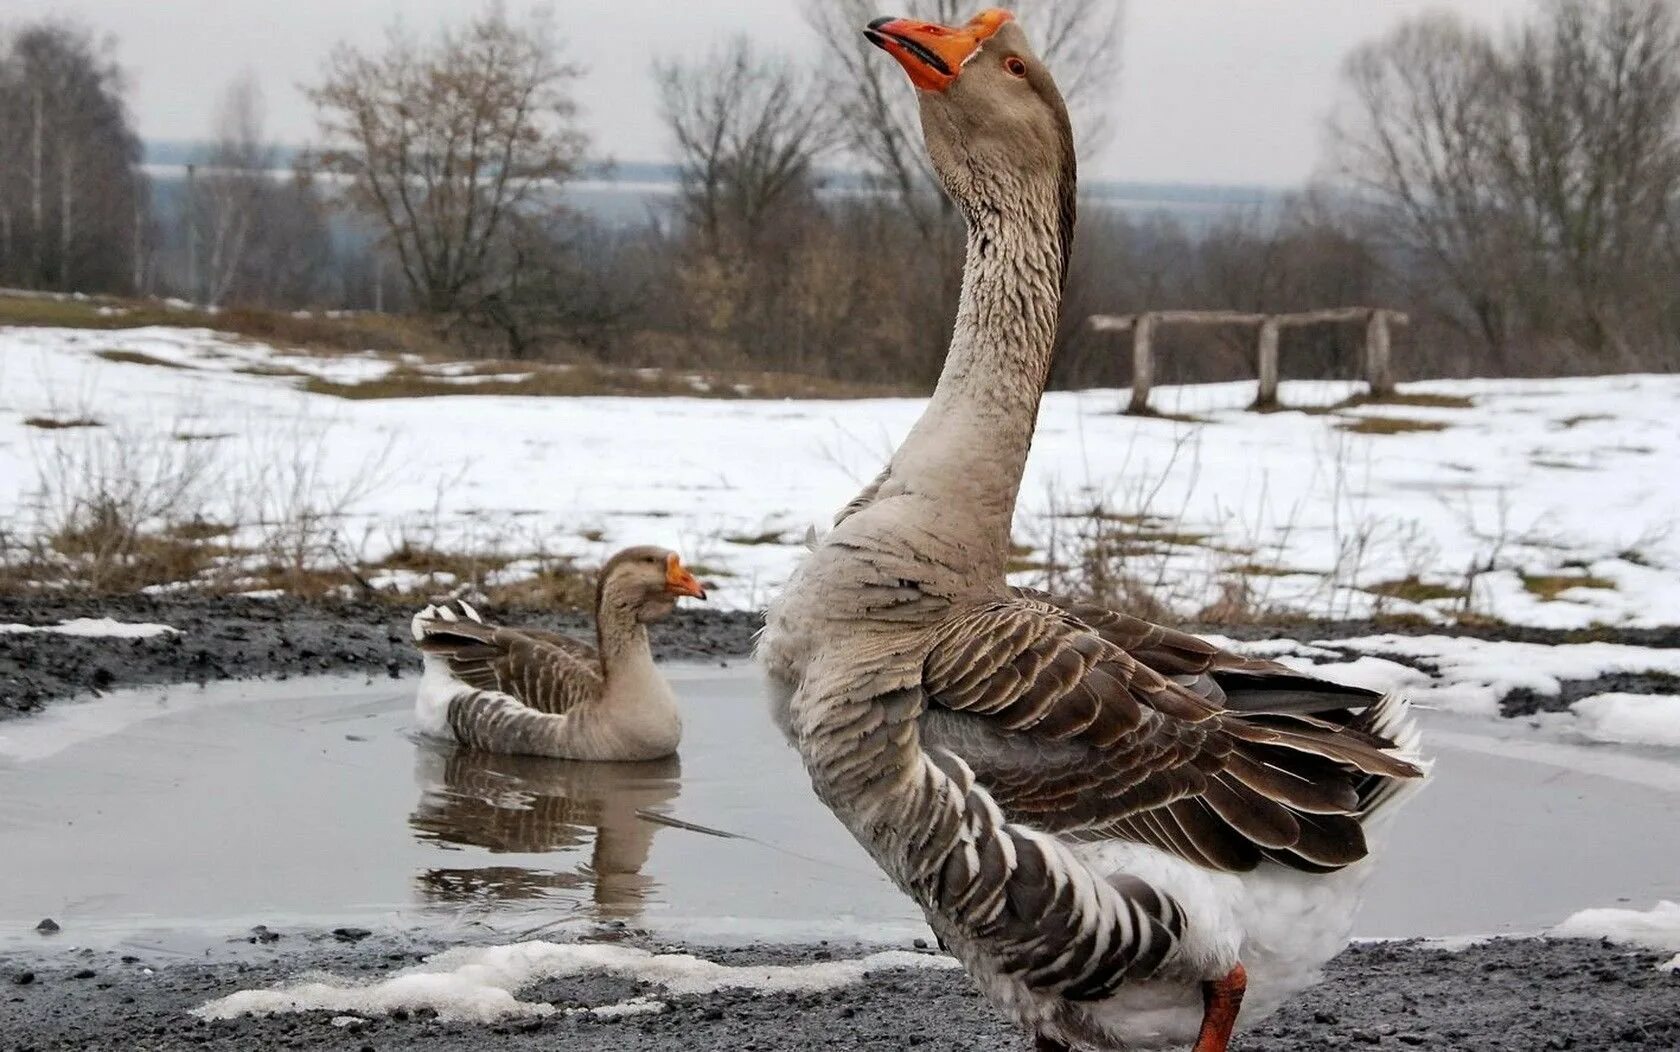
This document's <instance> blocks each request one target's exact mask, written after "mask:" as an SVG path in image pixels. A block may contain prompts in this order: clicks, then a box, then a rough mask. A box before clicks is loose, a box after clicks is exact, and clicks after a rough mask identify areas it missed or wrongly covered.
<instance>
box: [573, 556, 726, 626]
mask: <svg viewBox="0 0 1680 1052" xmlns="http://www.w3.org/2000/svg"><path fill="white" fill-rule="evenodd" d="M683 596H687V597H689V598H692V599H705V598H706V589H705V588H703V587H701V585H700V582H699V580H697V579H696V578H695V576H694V574H693V573H692V572H690V571H689V569H688V567H686V566H684V565H683V561H682V557H681V556H679V555H678V554H677V553H676V552H673V551H671V550H669V549H667V548H657V547H653V546H652V545H643V546H641V547H636V548H626V549H624V550H623V551H621V552H619V553H618V554H617V555H614V556H613V557H612V558H611V559H608V560H607V563H606V565H605V566H603V567H601V576H600V584H599V591H598V592H597V593H596V599H595V606H596V613H597V616H602V615H605V614H606V613H607V612H608V611H612V612H614V613H623V614H628V615H630V617H632V618H633V619H634V620H635V621H637V622H638V623H640V624H644V625H645V624H649V623H651V622H654V621H659V620H662V619H664V618H666V617H669V616H670V615H671V611H672V610H674V609H676V605H677V600H678V599H679V598H681V597H683Z"/></svg>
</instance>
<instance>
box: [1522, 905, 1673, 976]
mask: <svg viewBox="0 0 1680 1052" xmlns="http://www.w3.org/2000/svg"><path fill="white" fill-rule="evenodd" d="M1550 934H1552V935H1553V936H1555V937H1557V938H1560V939H1608V940H1609V941H1611V942H1613V943H1616V944H1617V945H1620V946H1637V947H1639V948H1640V949H1644V950H1655V951H1657V952H1658V953H1675V954H1677V955H1676V956H1675V958H1674V959H1673V960H1671V961H1669V962H1668V963H1667V964H1664V965H1663V966H1662V970H1663V971H1665V972H1673V971H1680V903H1675V902H1666V901H1664V902H1659V903H1657V905H1656V906H1655V907H1654V908H1652V909H1649V910H1645V911H1640V910H1623V909H1596V910H1582V911H1581V912H1580V913H1577V914H1575V915H1574V916H1572V917H1570V918H1569V919H1568V920H1566V921H1564V922H1563V923H1562V924H1559V925H1558V926H1557V927H1555V928H1553V929H1552V930H1551V933H1550Z"/></svg>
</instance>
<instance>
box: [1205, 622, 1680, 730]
mask: <svg viewBox="0 0 1680 1052" xmlns="http://www.w3.org/2000/svg"><path fill="white" fill-rule="evenodd" d="M1236 646H1238V647H1239V648H1245V647H1246V645H1245V644H1241V643H1238V644H1236ZM1263 649H1264V650H1267V651H1269V652H1270V654H1272V655H1279V654H1281V655H1282V657H1281V659H1282V660H1283V661H1284V662H1285V663H1288V664H1294V665H1296V666H1298V667H1301V668H1313V669H1315V670H1316V671H1318V672H1319V673H1321V674H1323V675H1325V676H1327V677H1328V678H1331V679H1338V680H1341V681H1343V682H1347V683H1353V684H1356V685H1358V686H1363V687H1371V688H1373V689H1377V690H1405V691H1406V693H1407V694H1408V696H1410V697H1411V699H1412V700H1413V701H1414V702H1417V703H1419V704H1423V705H1432V706H1434V707H1437V708H1442V709H1449V710H1453V711H1457V712H1464V713H1469V714H1472V715H1484V716H1486V715H1497V714H1498V712H1499V702H1500V700H1501V699H1503V698H1504V697H1505V696H1506V695H1507V694H1509V693H1511V692H1512V691H1514V690H1523V689H1526V690H1531V691H1533V692H1534V693H1536V694H1539V695H1543V696H1546V697H1555V696H1556V695H1557V694H1558V693H1559V692H1560V691H1561V690H1562V683H1563V681H1564V680H1592V679H1597V678H1599V677H1600V676H1607V675H1611V674H1614V673H1652V672H1655V673H1666V674H1668V675H1680V650H1677V649H1665V648H1660V647H1640V646H1628V645H1625V644H1620V643H1568V644H1561V645H1557V646H1545V645H1541V644H1539V643H1512V642H1502V641H1493V640H1485V639H1470V638H1460V637H1452V636H1400V635H1379V636H1361V637H1359V638H1355V639H1325V640H1319V641H1317V642H1315V643H1313V644H1312V646H1311V649H1308V650H1305V651H1304V653H1305V654H1306V655H1307V656H1305V657H1301V658H1295V657H1291V656H1289V652H1288V651H1286V650H1284V649H1282V648H1281V647H1280V646H1279V645H1278V644H1275V643H1274V644H1272V645H1271V646H1269V647H1266V648H1263ZM1326 651H1330V652H1338V651H1339V652H1344V653H1347V652H1351V653H1355V654H1361V655H1366V656H1364V657H1361V658H1359V659H1357V660H1354V661H1349V662H1334V661H1332V662H1328V663H1326V662H1325V661H1324V657H1323V656H1324V654H1325V652H1326ZM1300 652H1301V651H1297V653H1300ZM1374 655H1391V656H1393V657H1398V658H1403V659H1406V660H1407V661H1409V662H1416V663H1417V664H1418V665H1420V666H1422V667H1423V668H1424V669H1426V670H1427V674H1425V673H1424V672H1419V671H1418V670H1417V669H1416V668H1413V667H1411V666H1410V665H1407V664H1401V663H1400V662H1398V661H1393V660H1388V659H1387V658H1383V657H1376V656H1374ZM1609 708H1614V706H1609V707H1607V708H1606V711H1608V709H1609ZM1645 715H1646V716H1648V717H1650V718H1651V719H1653V720H1656V719H1659V718H1660V717H1661V713H1660V711H1659V710H1657V709H1655V708H1653V709H1651V710H1650V711H1648V712H1646V713H1645ZM1667 722H1669V723H1670V724H1671V726H1673V727H1674V728H1675V729H1676V730H1677V731H1680V708H1677V709H1676V710H1675V712H1674V714H1673V716H1672V717H1671V718H1670V719H1669V721H1667Z"/></svg>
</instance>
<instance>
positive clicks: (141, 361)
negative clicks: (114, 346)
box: [94, 350, 186, 369]
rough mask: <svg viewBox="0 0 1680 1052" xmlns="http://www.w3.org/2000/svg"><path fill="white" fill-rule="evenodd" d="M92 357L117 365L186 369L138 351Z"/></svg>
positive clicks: (107, 353) (96, 353) (104, 352)
mask: <svg viewBox="0 0 1680 1052" xmlns="http://www.w3.org/2000/svg"><path fill="white" fill-rule="evenodd" d="M94 357H95V358H103V359H104V360H105V361H108V362H116V363H118V364H119V365H155V366H157V367H158V368H160V369H185V368H186V366H184V365H182V364H181V363H179V362H167V361H164V360H163V359H162V358H156V357H153V356H152V355H149V354H141V353H140V352H139V351H118V350H108V351H95V352H94Z"/></svg>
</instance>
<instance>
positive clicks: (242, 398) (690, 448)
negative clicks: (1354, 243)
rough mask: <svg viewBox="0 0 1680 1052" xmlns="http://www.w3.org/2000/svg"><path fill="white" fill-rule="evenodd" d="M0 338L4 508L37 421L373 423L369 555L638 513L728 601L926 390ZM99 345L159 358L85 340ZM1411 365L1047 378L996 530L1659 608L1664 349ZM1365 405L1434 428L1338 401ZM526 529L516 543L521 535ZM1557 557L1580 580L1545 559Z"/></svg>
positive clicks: (244, 447) (1179, 564)
mask: <svg viewBox="0 0 1680 1052" xmlns="http://www.w3.org/2000/svg"><path fill="white" fill-rule="evenodd" d="M0 351H3V353H0V361H3V362H4V363H5V364H4V372H5V376H4V382H3V384H0V390H4V404H0V518H5V519H7V520H10V521H14V522H23V523H27V522H29V521H30V515H29V513H28V512H29V505H30V502H31V501H32V500H33V499H35V498H34V497H33V495H32V494H33V492H34V490H35V489H36V486H35V477H34V476H35V469H34V465H35V463H36V458H37V456H38V455H39V452H38V451H39V450H42V449H48V448H53V447H60V448H76V446H75V444H77V443H97V442H101V441H110V440H111V438H112V437H113V436H116V437H120V438H123V439H125V440H126V439H128V438H130V437H134V438H136V439H138V440H144V439H146V438H148V437H150V438H153V439H157V440H160V441H167V440H168V439H170V437H171V436H172V435H174V434H180V433H190V434H194V435H200V436H214V437H216V438H217V439H218V441H217V443H216V447H217V448H218V449H220V450H222V451H223V452H224V455H226V456H229V457H231V458H234V459H235V460H236V461H237V462H238V463H246V462H249V463H251V464H261V463H266V462H268V461H269V460H272V459H273V457H274V456H275V455H277V453H278V452H282V451H291V450H295V449H296V448H297V447H298V446H299V442H298V441H297V439H296V437H295V436H298V435H300V434H301V435H303V436H305V440H306V441H307V440H309V439H320V440H321V441H323V442H324V443H325V444H326V446H327V447H328V448H330V449H331V450H332V456H331V457H330V458H328V459H327V460H326V461H325V462H323V463H322V464H320V465H319V470H318V472H317V474H318V477H319V479H320V483H321V484H322V485H323V486H327V487H329V488H330V487H332V486H335V485H348V480H351V479H353V478H354V477H355V476H356V475H357V474H358V473H359V472H365V471H366V470H367V465H368V464H369V463H370V461H373V460H375V459H378V458H379V457H380V456H381V455H382V454H386V451H388V454H386V455H387V456H388V459H387V463H388V465H389V466H390V467H391V468H392V472H391V477H390V478H388V479H386V480H384V482H385V484H383V485H381V486H378V487H374V488H372V489H371V490H370V491H369V492H367V493H366V494H365V495H363V496H362V497H361V499H359V500H357V501H355V502H354V503H353V505H352V507H351V508H350V509H349V513H348V514H347V515H346V516H345V517H344V518H343V520H342V525H343V528H344V529H345V531H346V534H347V536H353V537H356V538H364V537H365V538H366V541H365V546H366V550H365V552H364V554H365V555H366V556H367V557H368V558H369V559H370V560H376V559H378V558H380V557H381V556H382V555H384V554H386V553H387V552H386V550H387V549H394V548H395V547H397V546H398V545H400V544H401V543H402V541H403V540H404V539H405V537H406V538H409V539H412V538H413V537H416V536H418V537H421V538H422V539H428V540H431V541H432V542H434V546H437V547H440V548H444V549H449V550H457V551H465V550H474V549H475V548H478V547H484V546H488V545H492V544H495V543H498V542H499V543H501V544H502V545H503V547H504V548H505V549H506V550H508V552H509V554H512V555H516V556H517V555H519V554H521V553H523V552H526V551H535V550H542V551H544V552H546V553H548V554H550V555H551V556H555V557H558V556H567V555H570V556H577V557H581V558H583V559H586V560H594V559H599V558H603V557H604V556H606V555H607V554H610V552H611V551H613V550H614V549H616V548H617V547H619V546H622V545H627V544H633V543H660V544H667V545H671V546H673V547H679V548H683V549H686V550H687V553H688V554H689V555H690V557H691V559H692V560H693V561H695V562H700V563H704V564H706V565H708V566H711V567H715V568H717V569H718V570H719V571H720V572H719V573H717V574H715V575H713V579H712V580H710V581H708V584H709V585H714V586H715V587H714V588H713V589H712V590H713V595H714V596H715V603H716V604H717V605H721V606H726V607H754V606H758V605H760V604H762V603H763V602H764V601H765V599H766V598H767V597H768V596H769V595H770V594H772V592H773V591H774V590H775V589H776V588H777V587H779V586H780V584H781V583H782V582H783V581H785V580H786V578H787V576H788V574H789V572H790V571H791V569H792V567H793V566H794V565H795V564H796V562H797V561H798V559H799V557H800V555H801V553H802V551H803V548H802V546H801V544H800V539H801V537H802V536H803V535H804V533H805V530H806V527H807V526H808V525H811V524H816V525H817V527H818V528H819V529H821V528H826V525H827V523H828V522H829V521H830V518H831V516H832V514H833V512H834V510H835V509H836V508H838V507H840V506H841V505H843V504H844V503H845V502H846V501H847V500H849V499H850V498H851V497H852V496H853V495H854V494H855V493H856V491H857V489H858V488H859V486H860V485H861V484H862V483H864V482H866V481H867V480H869V479H870V478H872V477H874V475H875V474H876V472H877V471H878V470H879V468H880V465H881V463H882V462H883V461H884V459H885V457H886V456H887V454H888V453H889V452H890V450H891V449H892V447H893V446H894V444H895V443H896V442H897V441H898V440H899V439H900V438H901V437H902V436H903V435H904V434H905V433H906V432H907V430H908V429H909V427H910V425H911V424H912V423H913V422H914V420H915V419H916V417H917V415H918V414H919V412H920V411H921V408H922V405H923V402H922V401H921V400H919V399H902V398H901V399H868V400H856V401H757V400H706V399H690V398H658V399H636V398H575V399H566V400H565V401H564V402H563V403H562V402H557V401H556V400H555V399H548V398H531V397H513V396H495V397H490V398H484V397H473V396H467V395H463V396H461V397H448V398H423V399H395V400H374V401H345V400H341V399H337V398H333V397H331V396H328V395H323V394H311V393H309V392H307V391H306V390H304V389H303V386H304V384H305V382H306V381H307V380H308V378H310V377H320V378H324V379H330V380H335V381H338V382H343V383H356V382H364V381H368V380H374V379H378V378H379V377H381V376H383V375H385V374H386V373H387V372H389V370H390V369H391V368H392V367H393V362H392V361H391V360H389V359H381V358H377V357H373V356H365V355H350V356H341V357H318V356H309V355H298V354H294V353H288V352H285V351H282V350H278V349H275V348H272V347H268V346H265V345H263V344H260V343H253V342H250V341H242V340H237V339H230V338H228V337H225V336H221V335H218V334H216V333H213V332H207V331H203V330H182V329H169V328H147V329H133V330H123V331H116V332H93V331H81V330H66V329H46V328H42V329H0ZM108 351H121V352H128V353H129V354H130V355H133V354H140V355H144V356H146V357H147V358H150V359H155V360H156V361H159V362H164V363H168V364H171V365H174V366H176V368H160V367H158V366H157V365H150V364H144V360H141V362H138V363H137V362H135V361H121V360H118V361H112V360H109V359H107V358H102V357H100V352H108ZM462 379H473V378H470V377H462ZM1355 390H1357V388H1356V387H1354V386H1353V385H1350V384H1345V383H1339V382H1307V381H1300V382H1293V383H1286V384H1285V385H1284V390H1283V396H1284V400H1285V402H1287V403H1289V404H1294V405H1317V406H1329V405H1332V404H1334V403H1336V402H1338V401H1339V400H1340V399H1342V398H1344V397H1346V396H1347V395H1348V394H1350V393H1353V392H1354V391H1355ZM1408 390H1409V391H1413V392H1417V393H1421V394H1432V395H1442V396H1452V397H1455V398H1466V399H1470V400H1471V401H1472V402H1473V403H1474V405H1473V406H1472V407H1471V408H1462V409H1460V408H1437V407H1430V406H1368V407H1346V408H1342V409H1338V410H1336V411H1335V412H1331V413H1327V414H1306V413H1292V412H1284V413H1272V414H1257V413H1249V412H1245V411H1243V407H1244V406H1245V405H1246V404H1247V402H1248V401H1249V400H1251V399H1252V396H1253V390H1252V384H1249V383H1231V384H1207V385H1198V386H1193V387H1178V388H1173V387H1163V388H1158V389H1157V390H1156V397H1157V401H1158V405H1159V408H1161V409H1162V410H1165V411H1170V412H1174V413H1179V414H1193V415H1195V416H1197V417H1199V418H1200V419H1202V420H1204V421H1206V424H1205V425H1201V426H1188V425H1184V424H1181V423H1175V422H1174V421H1172V420H1168V419H1159V420H1140V419H1136V418H1131V417H1125V416H1121V415H1119V414H1118V413H1117V411H1116V410H1117V409H1118V408H1119V407H1120V406H1121V405H1122V404H1123V401H1124V394H1123V393H1122V392H1119V391H1086V392H1078V393H1069V392H1058V393H1053V394H1051V395H1049V396H1048V397H1047V398H1046V399H1045V402H1044V407H1043V411H1042V413H1041V414H1040V418H1039V432H1038V435H1037V438H1036V442H1035V446H1034V450H1033V455H1032V459H1031V462H1030V463H1029V465H1028V473H1027V478H1026V480H1025V483H1024V485H1023V489H1022V497H1021V516H1020V521H1019V523H1018V526H1017V531H1016V532H1017V535H1018V538H1019V539H1020V540H1021V541H1022V542H1024V543H1025V544H1027V545H1029V546H1032V547H1036V548H1038V549H1040V550H1041V552H1042V550H1043V549H1044V548H1046V547H1047V544H1048V535H1049V534H1050V533H1051V531H1052V530H1053V528H1054V525H1055V521H1056V520H1054V519H1053V518H1051V517H1050V516H1049V514H1048V513H1049V512H1050V511H1051V510H1052V509H1053V507H1054V506H1061V507H1063V508H1067V507H1080V506H1083V507H1089V506H1090V505H1091V504H1092V503H1093V502H1101V503H1103V504H1104V506H1105V507H1106V508H1108V509H1110V510H1112V511H1116V512H1120V513H1124V514H1127V515H1147V516H1150V518H1149V519H1148V520H1147V521H1146V525H1145V527H1142V529H1143V530H1144V533H1145V534H1146V535H1148V534H1150V533H1152V534H1153V539H1150V537H1149V536H1144V537H1143V538H1142V540H1141V542H1140V546H1141V547H1144V548H1147V549H1152V550H1153V551H1154V552H1155V553H1156V554H1153V555H1146V556H1143V557H1142V558H1143V559H1144V561H1145V562H1147V563H1148V564H1149V565H1147V566H1146V567H1144V570H1145V575H1146V576H1147V577H1148V578H1149V579H1150V580H1152V581H1153V580H1159V581H1162V582H1166V586H1165V587H1163V588H1162V589H1161V591H1164V592H1171V594H1168V595H1166V596H1165V598H1166V600H1167V601H1169V602H1170V603H1171V604H1172V605H1174V607H1175V608H1176V609H1177V610H1178V611H1179V612H1180V613H1183V614H1193V613H1195V612H1196V611H1197V610H1199V609H1201V608H1202V607H1204V606H1206V605H1207V603H1208V602H1209V599H1210V597H1211V596H1214V595H1216V594H1217V592H1218V587H1217V583H1216V575H1217V574H1220V573H1231V572H1234V571H1235V570H1236V568H1237V567H1239V566H1241V565H1245V564H1246V565H1252V566H1254V567H1258V569H1257V570H1254V571H1252V572H1250V575H1249V576H1248V577H1247V578H1246V583H1247V584H1248V585H1249V586H1250V587H1251V589H1252V590H1253V592H1254V599H1255V601H1256V602H1257V603H1259V604H1263V605H1267V606H1271V607H1274V608H1278V609H1282V610H1287V611H1294V612H1299V613H1303V614H1310V615H1318V616H1331V617H1360V616H1364V615H1366V614H1368V613H1370V612H1372V611H1373V610H1375V609H1376V608H1378V607H1379V606H1381V607H1383V608H1385V609H1387V610H1389V611H1398V612H1410V613H1416V614H1419V615H1421V616H1425V617H1441V616H1444V614H1445V613H1447V612H1448V611H1449V610H1450V609H1452V608H1455V607H1456V606H1457V605H1458V604H1459V602H1460V600H1459V599H1457V598H1447V597H1444V598H1441V599H1429V598H1427V597H1425V598H1424V599H1422V600H1421V601H1414V600H1407V599H1403V598H1393V597H1391V598H1387V599H1384V598H1381V597H1379V596H1377V595H1375V594H1373V593H1371V592H1370V591H1367V590H1366V589H1369V588H1372V587H1376V586H1380V585H1382V584H1384V583H1387V582H1394V581H1402V580H1405V579H1406V578H1408V577H1412V576H1414V575H1419V574H1421V575H1422V576H1423V578H1424V580H1425V582H1426V583H1428V584H1434V585H1437V586H1440V587H1443V588H1446V589H1449V590H1450V589H1453V588H1457V587H1462V586H1463V584H1464V577H1465V574H1464V569H1465V568H1466V567H1469V566H1472V565H1480V564H1483V563H1485V562H1486V561H1487V559H1488V558H1490V557H1494V556H1497V559H1496V568H1495V569H1494V570H1493V571H1491V572H1488V573H1485V574H1481V575H1479V576H1478V577H1477V579H1476V582H1475V584H1474V588H1473V592H1474V594H1473V596H1472V597H1471V599H1472V602H1473V603H1474V605H1475V607H1476V609H1477V610H1478V611H1479V612H1481V613H1484V614H1489V615H1492V616H1494V617H1498V618H1502V619H1504V620H1507V621H1510V622H1514V623H1522V624H1534V625H1545V626H1553V627H1579V626H1585V625H1590V624H1593V623H1599V622H1602V623H1606V624H1617V625H1662V624H1674V623H1680V531H1676V530H1673V529H1671V528H1670V526H1671V524H1672V523H1673V522H1675V521H1676V520H1680V487H1676V486H1675V485H1674V484H1673V477H1672V476H1673V465H1674V464H1675V463H1676V462H1677V461H1680V429H1677V428H1676V427H1675V426H1674V420H1675V416H1676V410H1677V409H1680V376H1611V377H1594V378H1582V379H1564V380H1452V381H1446V380H1443V381H1432V382H1427V383H1420V384H1415V385H1410V386H1409V387H1408ZM72 415H74V416H85V417H90V418H92V419H95V420H98V421H100V422H101V423H102V424H104V425H105V426H104V427H100V428H78V429H70V430H65V431H57V432H42V431H39V430H38V429H35V428H29V427H27V426H25V425H24V424H23V421H24V420H25V419H27V418H29V417H32V416H54V417H68V416H72ZM1362 416H1401V417H1408V418H1417V419H1419V420H1427V421H1431V422H1437V423H1441V424H1445V425H1446V430H1444V431H1439V432H1421V431H1420V432H1412V433H1402V434H1391V435H1382V434H1377V435H1364V434H1350V433H1348V432H1347V431H1345V430H1343V429H1342V427H1343V426H1344V425H1347V424H1348V423H1349V422H1350V420H1356V419H1357V418H1359V417H1362ZM276 435H278V436H283V437H282V439H281V440H280V441H279V442H278V444H277V442H276V440H275V438H274V437H273V436H276ZM265 436H267V437H265ZM265 458H266V459H265ZM1053 494H1054V496H1055V499H1054V500H1053V499H1052V496H1053ZM229 499H231V495H230V497H229ZM221 510H224V511H225V510H226V509H221ZM217 512H218V509H215V508H211V509H206V513H207V515H210V516H212V517H214V516H215V515H216V514H217ZM223 521H225V516H224V520H223ZM533 539H537V540H540V542H541V543H540V544H538V545H535V546H531V545H529V544H528V545H527V547H526V548H520V547H519V545H520V544H521V543H526V542H530V541H532V540H533ZM1151 560H1155V561H1153V562H1152V561H1151ZM1572 576H1573V577H1578V578H1579V579H1580V582H1581V583H1580V585H1578V586H1576V587H1567V586H1568V584H1569V581H1568V579H1569V578H1570V577H1572ZM1525 578H1526V579H1525ZM1537 578H1544V580H1543V581H1537V580H1536V579H1537ZM393 583H400V582H393ZM1174 588H1176V589H1177V591H1176V592H1172V589H1174ZM1400 593H1401V594H1402V595H1403V594H1405V592H1404V590H1403V589H1401V590H1400ZM1417 594H1425V593H1417Z"/></svg>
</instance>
